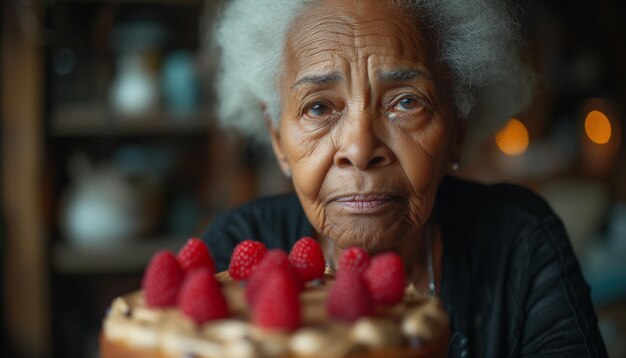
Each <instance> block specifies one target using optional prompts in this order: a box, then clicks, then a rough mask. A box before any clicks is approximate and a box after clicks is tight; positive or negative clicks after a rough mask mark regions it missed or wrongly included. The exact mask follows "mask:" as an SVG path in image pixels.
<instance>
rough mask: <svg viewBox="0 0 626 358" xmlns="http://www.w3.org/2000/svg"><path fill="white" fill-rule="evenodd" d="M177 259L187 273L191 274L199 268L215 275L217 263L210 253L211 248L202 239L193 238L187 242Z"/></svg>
mask: <svg viewBox="0 0 626 358" xmlns="http://www.w3.org/2000/svg"><path fill="white" fill-rule="evenodd" d="M176 259H178V262H179V263H180V267H181V268H182V269H183V270H184V271H185V272H191V271H193V270H194V269H197V268H207V269H209V271H211V272H212V273H215V262H214V261H213V258H212V257H211V253H209V248H208V247H207V246H206V244H205V243H204V241H202V240H200V239H196V238H191V239H189V240H187V243H186V244H185V246H183V248H182V249H180V251H179V252H178V255H177V256H176Z"/></svg>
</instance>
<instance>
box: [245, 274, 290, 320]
mask: <svg viewBox="0 0 626 358" xmlns="http://www.w3.org/2000/svg"><path fill="white" fill-rule="evenodd" d="M252 322H253V323H254V324H256V325H257V326H259V327H262V328H265V329H269V330H286V331H292V330H295V329H296V328H298V327H299V326H300V324H301V313H300V299H299V297H298V290H297V288H296V287H295V284H294V282H293V279H292V277H290V275H289V272H288V271H285V270H280V269H274V270H272V271H271V273H270V274H269V276H268V277H267V279H266V280H265V284H264V285H263V287H262V288H261V290H260V291H259V293H258V296H257V297H256V301H255V304H254V306H253V307H252Z"/></svg>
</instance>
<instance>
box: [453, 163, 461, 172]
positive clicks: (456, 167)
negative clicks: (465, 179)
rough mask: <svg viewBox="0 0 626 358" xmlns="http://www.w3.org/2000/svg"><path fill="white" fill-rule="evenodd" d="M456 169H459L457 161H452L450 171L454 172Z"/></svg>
mask: <svg viewBox="0 0 626 358" xmlns="http://www.w3.org/2000/svg"><path fill="white" fill-rule="evenodd" d="M457 170H459V163H457V162H454V163H452V171H455V172H456V171H457Z"/></svg>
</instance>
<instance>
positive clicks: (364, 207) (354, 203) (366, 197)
mask: <svg viewBox="0 0 626 358" xmlns="http://www.w3.org/2000/svg"><path fill="white" fill-rule="evenodd" d="M396 199H398V197H397V196H395V195H391V194H386V193H367V194H363V193H359V194H348V195H342V196H338V197H335V198H333V199H332V200H330V201H329V205H336V206H340V207H342V208H345V209H347V210H349V211H353V212H363V213H368V212H375V211H377V210H380V209H382V208H384V207H385V206H387V205H388V204H390V203H391V202H393V201H395V200H396Z"/></svg>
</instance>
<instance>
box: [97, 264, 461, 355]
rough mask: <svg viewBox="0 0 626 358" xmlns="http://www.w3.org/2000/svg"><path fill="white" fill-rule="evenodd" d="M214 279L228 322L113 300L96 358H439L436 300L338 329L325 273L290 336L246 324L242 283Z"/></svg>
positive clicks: (134, 300)
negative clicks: (330, 310)
mask: <svg viewBox="0 0 626 358" xmlns="http://www.w3.org/2000/svg"><path fill="white" fill-rule="evenodd" d="M216 278H217V279H218V281H220V282H221V283H222V285H223V293H224V296H225V297H226V300H227V301H228V304H229V308H230V310H231V312H232V315H231V317H229V318H228V319H221V320H213V321H210V322H206V323H203V324H196V323H195V322H194V321H193V320H191V319H189V318H188V317H186V316H185V315H183V314H182V313H181V312H180V310H179V309H178V308H176V307H171V308H150V307H148V306H147V305H146V303H145V301H144V294H143V291H135V292H131V293H129V294H126V295H124V296H121V297H118V298H116V299H115V300H114V301H113V302H112V304H111V307H110V309H109V311H108V313H107V316H106V318H105V320H104V323H103V333H102V342H101V343H102V347H101V356H102V358H123V357H139V356H141V357H144V356H145V357H168V358H169V357H171V358H174V357H177V358H178V357H185V358H187V357H189V358H191V357H193V358H213V357H224V358H230V357H346V356H362V357H377V356H389V355H393V356H402V357H414V356H415V357H430V356H442V353H441V352H443V353H445V345H446V342H447V341H448V337H449V328H448V327H449V321H448V315H447V313H446V312H445V311H444V309H443V307H442V304H441V301H440V300H439V299H438V298H431V297H429V296H426V295H421V294H419V293H418V292H417V291H416V290H415V289H414V288H413V286H409V287H408V288H407V289H406V291H405V295H404V299H403V300H402V302H400V303H398V304H396V305H393V306H389V307H377V309H376V312H375V315H374V316H372V317H362V318H359V319H357V320H356V321H354V322H344V321H339V320H335V319H332V318H331V317H329V316H328V314H327V312H326V309H325V302H326V299H327V295H328V291H329V290H328V289H329V287H330V286H331V285H332V282H333V280H334V274H333V272H332V270H327V271H326V273H325V275H324V278H323V279H320V280H316V281H313V282H309V283H308V284H307V287H306V289H305V290H304V291H303V292H302V293H301V294H300V302H301V307H302V326H301V327H300V328H299V329H297V330H295V331H293V332H276V331H268V330H264V329H262V328H260V327H256V326H254V325H253V324H251V323H250V312H249V308H248V305H247V304H246V300H245V293H244V291H245V288H244V286H243V284H242V283H241V282H235V281H233V280H231V279H230V277H229V275H228V272H222V273H219V274H217V275H216ZM425 347H427V348H428V350H426V349H425ZM120 352H126V353H120ZM433 352H439V353H438V354H435V353H433ZM139 353H141V355H139ZM125 354H126V355H125Z"/></svg>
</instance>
